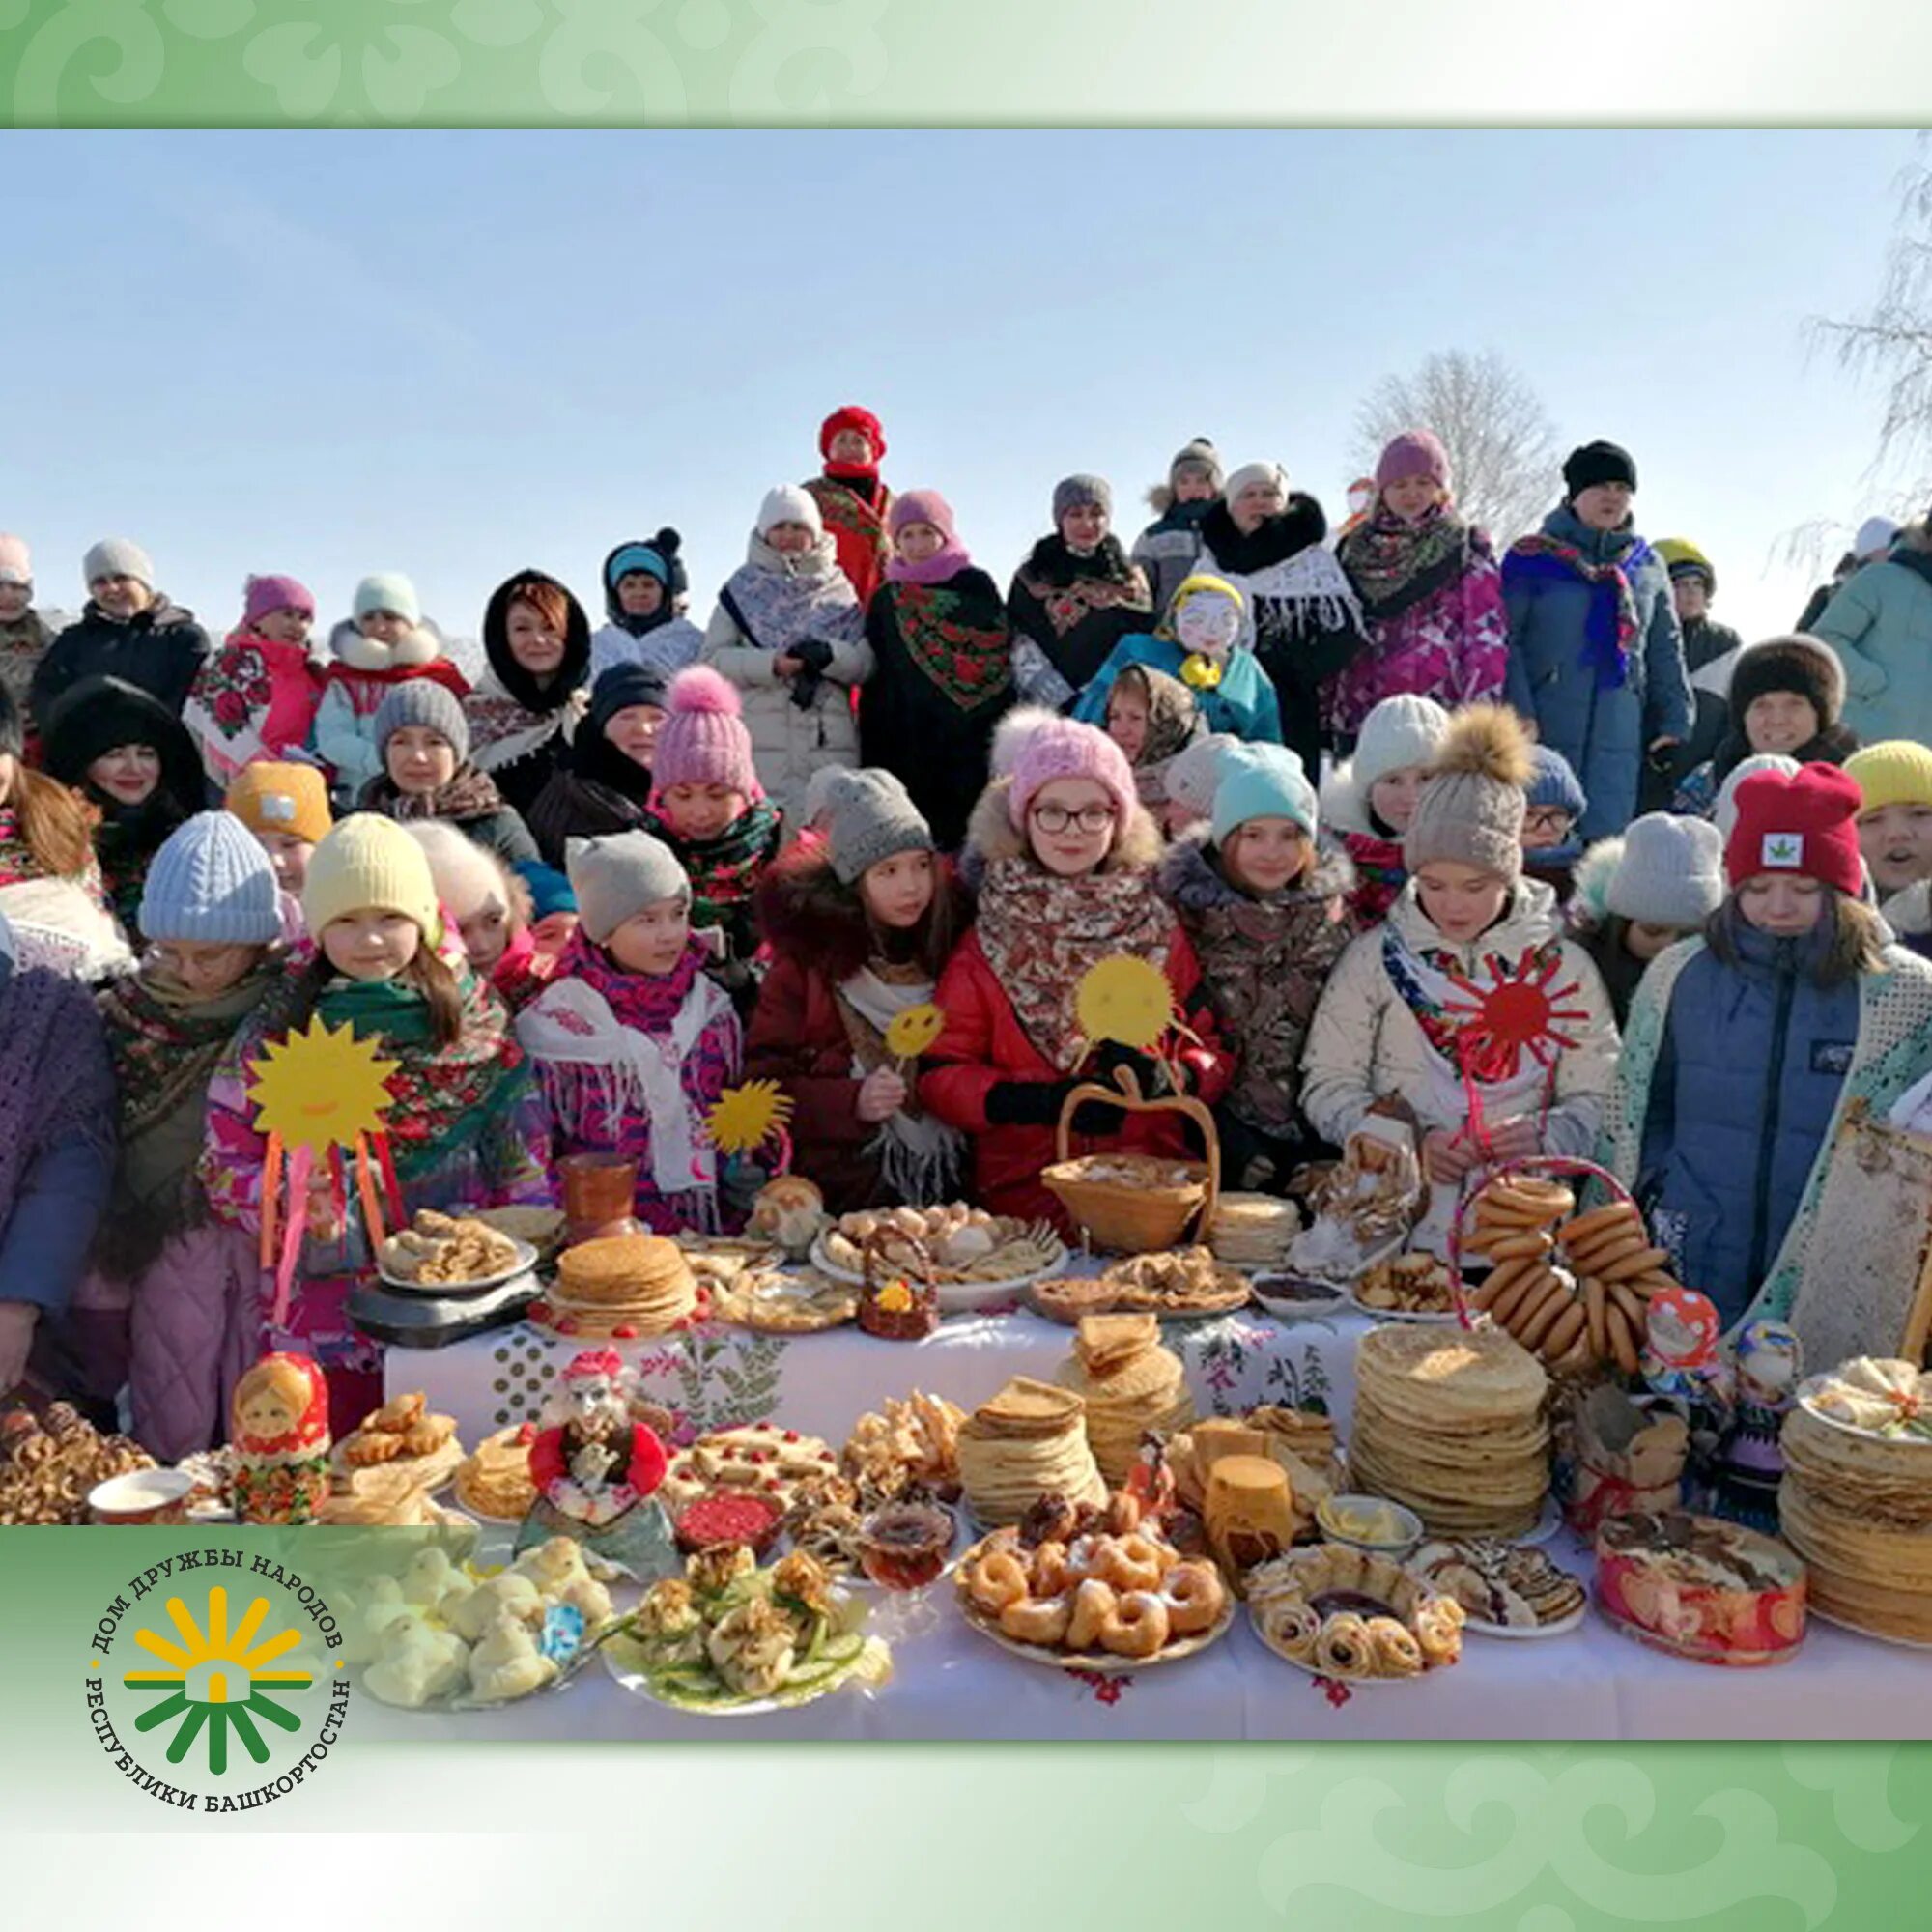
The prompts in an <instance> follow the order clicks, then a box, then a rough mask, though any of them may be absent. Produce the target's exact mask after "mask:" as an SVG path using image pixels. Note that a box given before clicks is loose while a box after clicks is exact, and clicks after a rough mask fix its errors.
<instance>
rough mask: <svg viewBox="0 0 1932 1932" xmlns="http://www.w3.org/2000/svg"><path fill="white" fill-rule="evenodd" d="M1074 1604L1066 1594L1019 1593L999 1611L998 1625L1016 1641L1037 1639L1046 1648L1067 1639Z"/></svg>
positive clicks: (1033, 1641) (1025, 1641)
mask: <svg viewBox="0 0 1932 1932" xmlns="http://www.w3.org/2000/svg"><path fill="white" fill-rule="evenodd" d="M1072 1617H1073V1605H1072V1602H1071V1600H1070V1599H1068V1598H1067V1597H1066V1596H1065V1595H1064V1594H1063V1595H1061V1596H1058V1597H1022V1598H1021V1599H1020V1600H1019V1602H1018V1603H1016V1604H1009V1605H1007V1607H1006V1608H1005V1609H1004V1610H1002V1611H1001V1612H1000V1628H1001V1629H1002V1630H1003V1631H1005V1632H1006V1634H1008V1635H1009V1637H1011V1638H1013V1640H1014V1641H1015V1642H1017V1643H1037V1644H1040V1645H1042V1646H1043V1647H1044V1648H1046V1649H1048V1650H1052V1649H1055V1648H1057V1647H1058V1646H1059V1645H1060V1644H1062V1643H1064V1642H1065V1640H1066V1626H1067V1625H1068V1623H1070V1622H1071V1621H1072Z"/></svg>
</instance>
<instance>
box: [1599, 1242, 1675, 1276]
mask: <svg viewBox="0 0 1932 1932" xmlns="http://www.w3.org/2000/svg"><path fill="white" fill-rule="evenodd" d="M1669 1259H1670V1250H1669V1249H1668V1248H1641V1249H1639V1250H1638V1251H1637V1252H1636V1253H1635V1254H1634V1255H1626V1256H1625V1257H1624V1258H1623V1260H1622V1261H1620V1262H1613V1263H1612V1264H1610V1265H1609V1266H1608V1267H1606V1268H1605V1269H1604V1270H1603V1276H1604V1279H1605V1281H1606V1282H1611V1281H1631V1280H1634V1278H1635V1277H1636V1276H1638V1275H1640V1274H1648V1273H1649V1272H1650V1271H1651V1269H1652V1268H1655V1267H1662V1265H1663V1264H1664V1263H1665V1262H1667V1261H1668V1260H1669Z"/></svg>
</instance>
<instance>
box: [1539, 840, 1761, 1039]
mask: <svg viewBox="0 0 1932 1932" xmlns="http://www.w3.org/2000/svg"><path fill="white" fill-rule="evenodd" d="M1723 901H1724V839H1723V835H1722V834H1721V833H1720V832H1719V830H1718V828H1717V827H1716V826H1715V825H1713V824H1711V823H1710V821H1709V820H1708V819H1702V818H1683V817H1680V816H1679V815H1678V814H1677V813H1675V812H1670V811H1651V812H1646V813H1645V814H1644V815H1643V817H1641V818H1634V819H1632V821H1631V827H1630V830H1629V831H1628V832H1626V833H1625V834H1624V835H1623V837H1622V838H1605V839H1601V840H1599V842H1598V843H1596V844H1595V845H1592V846H1591V847H1590V849H1589V850H1588V851H1587V852H1585V853H1584V854H1583V857H1582V858H1581V860H1580V861H1579V862H1578V863H1577V895H1576V898H1575V899H1574V900H1573V901H1572V903H1571V907H1570V924H1571V929H1572V930H1573V931H1574V932H1575V933H1576V934H1577V937H1578V938H1579V939H1580V940H1581V941H1582V942H1583V946H1584V949H1585V951H1587V952H1588V953H1589V955H1590V957H1591V958H1592V959H1594V960H1595V961H1596V962H1597V972H1598V973H1599V975H1600V976H1601V977H1602V979H1603V981H1604V990H1605V992H1606V993H1608V994H1609V996H1610V1007H1611V1009H1612V1010H1613V1011H1614V1012H1615V1014H1616V1016H1617V1025H1618V1026H1619V1027H1621V1026H1622V1025H1623V1024H1624V1022H1625V1020H1626V1019H1628V1018H1629V1016H1630V1007H1631V1000H1632V998H1633V997H1634V995H1635V992H1636V989H1637V983H1638V981H1639V980H1642V978H1643V975H1644V969H1645V967H1647V966H1648V965H1649V964H1650V962H1651V961H1652V960H1653V959H1655V958H1656V957H1657V955H1658V954H1659V953H1660V952H1665V951H1666V950H1667V949H1669V948H1670V947H1672V946H1675V945H1676V944H1677V942H1678V941H1679V940H1680V939H1688V938H1690V936H1691V935H1692V934H1693V933H1698V932H1701V931H1703V929H1704V923H1705V921H1706V920H1708V919H1709V918H1710V917H1711V915H1712V914H1713V913H1714V912H1716V911H1717V909H1718V908H1719V906H1720V905H1721V904H1722V903H1723Z"/></svg>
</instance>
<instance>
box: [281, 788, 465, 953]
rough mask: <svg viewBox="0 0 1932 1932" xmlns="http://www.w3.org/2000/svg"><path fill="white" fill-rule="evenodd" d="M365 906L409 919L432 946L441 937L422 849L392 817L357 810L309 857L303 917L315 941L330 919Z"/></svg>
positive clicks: (433, 893) (435, 899)
mask: <svg viewBox="0 0 1932 1932" xmlns="http://www.w3.org/2000/svg"><path fill="white" fill-rule="evenodd" d="M367 906H374V907H376V908H378V909H379V910H381V911H383V912H394V913H401V914H402V916H403V917H404V918H405V919H412V920H414V921H415V923H417V924H418V925H419V926H421V928H422V931H423V937H424V938H425V939H427V940H428V941H429V943H430V944H431V945H432V946H434V945H436V944H437V942H438V941H439V940H440V938H441V936H442V916H441V914H440V912H439V911H438V910H437V898H436V881H435V879H433V878H432V877H431V876H430V869H429V860H428V859H427V857H425V856H424V853H423V848H422V847H421V846H420V845H418V844H417V843H416V841H415V840H414V839H413V838H411V837H410V835H409V834H408V833H407V832H405V831H404V830H403V828H402V827H401V826H400V825H398V824H396V823H395V821H394V820H393V819H388V818H384V817H383V816H381V815H380V814H379V813H377V812H373V811H357V812H354V813H352V814H351V815H350V816H349V817H347V818H345V819H343V820H341V821H340V822H339V823H338V824H337V825H336V827H335V829H334V831H332V832H331V833H330V834H329V835H328V837H327V838H325V839H323V841H322V842H321V843H320V844H319V845H318V846H317V847H316V848H315V851H314V852H313V853H312V854H311V855H310V857H309V862H308V877H307V878H306V880H305V881H304V882H303V884H302V918H303V920H304V921H305V923H307V925H308V929H309V932H310V934H311V935H312V936H313V937H314V938H315V939H316V940H317V941H318V942H320V940H321V938H322V929H323V927H324V926H326V925H327V923H329V922H330V921H331V920H336V919H343V918H346V917H347V916H348V915H349V914H350V913H354V912H360V911H362V910H363V908H364V907H367Z"/></svg>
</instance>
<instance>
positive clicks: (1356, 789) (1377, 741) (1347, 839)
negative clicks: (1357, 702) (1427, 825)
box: [1321, 696, 1449, 926]
mask: <svg viewBox="0 0 1932 1932" xmlns="http://www.w3.org/2000/svg"><path fill="white" fill-rule="evenodd" d="M1448 734H1449V714H1448V713H1447V712H1446V711H1444V710H1443V708H1442V707H1441V705H1439V704H1437V703H1436V702H1435V699H1434V698H1433V697H1417V696H1397V697H1385V698H1383V699H1382V701H1381V702H1380V703H1379V704H1378V705H1377V706H1376V708H1375V709H1374V710H1373V711H1371V712H1370V713H1369V715H1368V717H1367V718H1366V719H1365V720H1364V721H1363V723H1362V729H1361V735H1360V736H1359V737H1358V738H1357V739H1356V741H1355V755H1354V757H1353V758H1351V759H1350V761H1349V762H1348V763H1347V764H1344V765H1338V766H1337V767H1336V768H1335V770H1334V771H1333V772H1332V773H1331V774H1330V775H1329V778H1328V781H1327V783H1326V784H1324V785H1323V786H1322V787H1321V820H1322V823H1323V824H1324V825H1326V826H1327V827H1328V828H1329V829H1330V830H1331V831H1333V832H1339V833H1340V834H1341V836H1342V843H1343V846H1344V848H1345V849H1346V850H1347V852H1348V854H1349V858H1350V862H1351V863H1352V864H1353V866H1354V868H1355V890H1354V893H1353V895H1352V896H1351V897H1350V909H1351V910H1352V911H1353V913H1354V915H1355V919H1356V923H1358V924H1360V925H1363V926H1370V925H1374V924H1375V923H1377V922H1378V920H1381V919H1383V918H1385V917H1386V916H1387V914H1388V909H1389V907H1390V906H1392V905H1393V904H1394V903H1395V902H1396V898H1397V896H1398V895H1399V894H1400V893H1401V892H1402V889H1403V886H1404V884H1405V882H1406V880H1407V878H1408V872H1407V869H1406V867H1405V866H1404V863H1403V855H1402V840H1403V835H1404V834H1405V833H1406V831H1407V830H1408V821H1409V819H1410V817H1411V816H1413V814H1414V811H1415V801H1416V799H1417V798H1418V797H1419V796H1420V795H1421V791H1422V781H1423V776H1424V774H1425V773H1426V772H1427V771H1428V770H1429V767H1430V765H1431V764H1432V763H1434V761H1435V754H1436V753H1437V752H1438V751H1440V750H1441V747H1442V741H1443V739H1444V738H1446V737H1447V736H1448Z"/></svg>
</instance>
